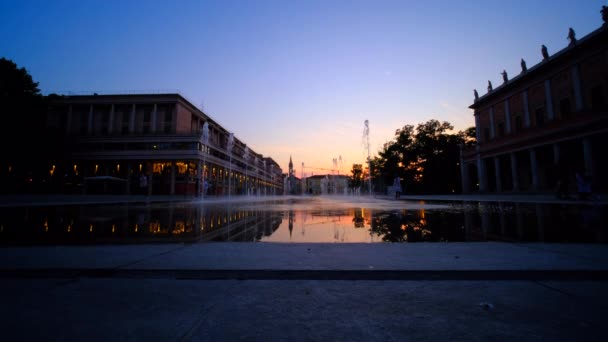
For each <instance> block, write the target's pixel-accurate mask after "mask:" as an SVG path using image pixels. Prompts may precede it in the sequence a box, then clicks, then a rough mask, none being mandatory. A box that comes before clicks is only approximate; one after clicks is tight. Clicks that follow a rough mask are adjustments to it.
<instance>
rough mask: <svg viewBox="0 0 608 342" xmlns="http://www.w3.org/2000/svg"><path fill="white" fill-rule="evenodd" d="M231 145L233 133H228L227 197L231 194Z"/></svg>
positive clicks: (232, 143) (232, 145)
mask: <svg viewBox="0 0 608 342" xmlns="http://www.w3.org/2000/svg"><path fill="white" fill-rule="evenodd" d="M232 147H234V133H230V135H228V144H227V146H226V149H227V150H228V155H229V156H230V162H229V164H228V170H229V171H228V198H230V195H231V194H232Z"/></svg>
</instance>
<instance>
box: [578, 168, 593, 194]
mask: <svg viewBox="0 0 608 342" xmlns="http://www.w3.org/2000/svg"><path fill="white" fill-rule="evenodd" d="M576 188H577V191H578V199H580V200H582V201H586V200H589V199H591V175H590V174H589V173H588V172H585V169H584V168H579V169H578V170H577V171H576Z"/></svg>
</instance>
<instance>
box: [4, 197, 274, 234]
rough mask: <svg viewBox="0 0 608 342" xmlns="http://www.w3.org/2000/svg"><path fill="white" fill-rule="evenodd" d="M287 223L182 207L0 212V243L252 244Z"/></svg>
mask: <svg viewBox="0 0 608 342" xmlns="http://www.w3.org/2000/svg"><path fill="white" fill-rule="evenodd" d="M49 213H53V215H49ZM282 221H283V215H282V213H278V212H272V211H268V210H247V209H238V210H230V208H223V207H213V206H201V205H182V204H180V205H172V204H168V205H165V206H154V205H141V204H135V205H133V204H129V205H105V206H100V205H71V206H61V207H33V208H31V207H17V208H0V226H1V227H3V228H2V231H3V234H0V243H1V244H14V243H27V244H38V243H41V244H48V243H51V242H52V243H59V244H81V243H85V244H88V243H127V242H129V243H133V242H145V243H147V242H150V243H157V242H195V241H200V240H203V241H210V240H213V241H245V242H253V241H259V240H260V239H262V238H264V237H266V236H270V235H272V233H274V232H275V231H276V230H277V228H278V227H279V226H280V225H281V222H282Z"/></svg>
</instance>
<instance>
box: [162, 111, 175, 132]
mask: <svg viewBox="0 0 608 342" xmlns="http://www.w3.org/2000/svg"><path fill="white" fill-rule="evenodd" d="M172 128H173V112H167V113H165V128H164V131H165V133H171V132H172V131H173V130H172Z"/></svg>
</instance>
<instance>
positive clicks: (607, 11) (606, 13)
mask: <svg viewBox="0 0 608 342" xmlns="http://www.w3.org/2000/svg"><path fill="white" fill-rule="evenodd" d="M600 13H602V20H603V21H604V25H608V7H606V6H602V9H601V10H600Z"/></svg>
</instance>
